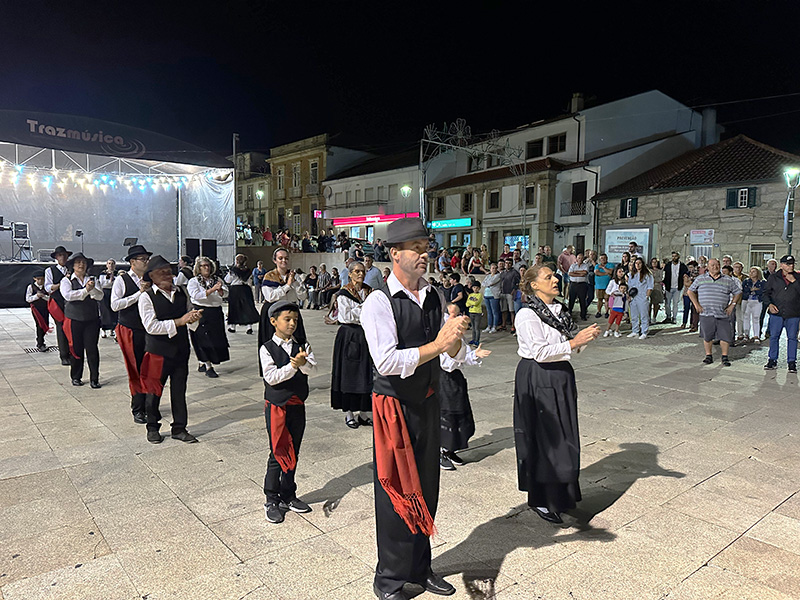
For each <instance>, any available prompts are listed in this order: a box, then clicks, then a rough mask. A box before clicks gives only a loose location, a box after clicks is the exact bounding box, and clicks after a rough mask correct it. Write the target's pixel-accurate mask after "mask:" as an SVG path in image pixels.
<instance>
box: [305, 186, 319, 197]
mask: <svg viewBox="0 0 800 600" xmlns="http://www.w3.org/2000/svg"><path fill="white" fill-rule="evenodd" d="M318 195H319V184H318V183H307V184H306V196H318Z"/></svg>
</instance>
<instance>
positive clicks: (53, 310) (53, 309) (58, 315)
mask: <svg viewBox="0 0 800 600" xmlns="http://www.w3.org/2000/svg"><path fill="white" fill-rule="evenodd" d="M47 310H49V311H50V314H51V315H53V318H54V319H55V320H56V321H58V322H59V323H63V322H64V318H65V317H64V311H63V310H61V307H60V306H59V305H58V302H56V301H55V298H52V297H51V298H50V300H48V301H47Z"/></svg>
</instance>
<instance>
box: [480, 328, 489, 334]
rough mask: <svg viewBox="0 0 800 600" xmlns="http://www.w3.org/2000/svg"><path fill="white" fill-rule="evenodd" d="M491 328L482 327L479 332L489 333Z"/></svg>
mask: <svg viewBox="0 0 800 600" xmlns="http://www.w3.org/2000/svg"><path fill="white" fill-rule="evenodd" d="M491 330H492V329H491V327H487V328H486V329H482V330H481V333H489V332H490V331H491Z"/></svg>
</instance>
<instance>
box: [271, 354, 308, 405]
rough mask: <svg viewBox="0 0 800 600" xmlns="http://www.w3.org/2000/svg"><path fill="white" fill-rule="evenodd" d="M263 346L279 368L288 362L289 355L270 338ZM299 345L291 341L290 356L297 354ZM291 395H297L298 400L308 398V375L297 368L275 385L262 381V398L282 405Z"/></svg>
mask: <svg viewBox="0 0 800 600" xmlns="http://www.w3.org/2000/svg"><path fill="white" fill-rule="evenodd" d="M264 347H265V348H266V349H267V352H269V355H270V356H271V357H272V360H273V361H275V366H276V367H278V368H279V369H280V368H281V367H283V366H286V365H288V364H289V355H288V354H286V350H284V349H283V348H281V347H280V346H279V345H278V344H276V343H275V342H273V341H272V340H268V341H267V342H266V343H265V344H264ZM299 350H300V346H299V345H298V344H297V342H294V341H293V342H292V356H297V352H298V351H299ZM292 396H297V397H298V398H300V400H305V399H306V398H308V375H306V374H305V373H303V372H302V371H300V370H299V369H298V370H297V373H295V374H294V377H292V378H291V379H288V380H286V381H282V382H281V383H279V384H277V385H270V384H268V383H267V382H266V381H265V382H264V400H266V401H267V402H269V403H270V404H274V405H275V406H283V405H284V404H286V403H287V402H288V401H289V398H291V397H292Z"/></svg>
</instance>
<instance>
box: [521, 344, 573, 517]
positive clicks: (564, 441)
mask: <svg viewBox="0 0 800 600" xmlns="http://www.w3.org/2000/svg"><path fill="white" fill-rule="evenodd" d="M514 440H515V442H516V447H517V478H518V482H519V489H520V490H523V491H527V492H528V504H529V505H530V506H542V507H546V508H548V509H550V510H551V511H553V512H563V511H565V510H569V509H571V508H575V504H576V503H577V502H579V501H580V499H581V491H580V486H579V485H578V474H579V472H580V463H581V456H580V438H579V436H578V390H577V387H576V385H575V372H574V371H573V370H572V365H571V364H570V363H569V362H568V361H558V362H552V363H537V362H536V361H535V360H532V359H527V358H525V359H522V360H521V361H520V362H519V364H518V365H517V372H516V377H515V381H514Z"/></svg>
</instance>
